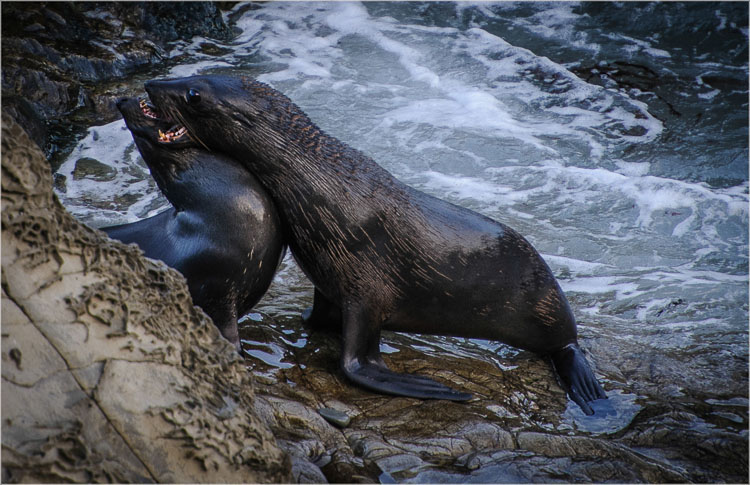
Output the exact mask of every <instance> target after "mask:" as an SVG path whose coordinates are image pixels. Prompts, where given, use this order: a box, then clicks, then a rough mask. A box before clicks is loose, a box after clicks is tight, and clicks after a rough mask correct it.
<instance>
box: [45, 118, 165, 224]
mask: <svg viewBox="0 0 750 485" xmlns="http://www.w3.org/2000/svg"><path fill="white" fill-rule="evenodd" d="M85 158H91V159H93V160H96V161H97V162H100V163H102V164H104V165H107V166H109V167H111V169H112V175H111V179H109V177H108V180H105V181H101V180H96V179H95V178H92V177H91V176H88V177H83V178H81V176H80V175H77V174H76V164H77V163H78V162H79V160H81V159H85ZM57 173H59V174H61V175H63V176H65V179H66V181H65V191H60V190H58V191H57V195H58V197H59V198H60V200H61V201H62V203H63V204H64V205H65V206H66V207H67V208H68V210H70V211H71V212H72V213H73V214H74V215H76V216H77V217H79V218H80V219H82V220H84V221H86V222H88V223H89V224H91V225H94V226H100V225H105V224H115V223H125V222H133V221H135V220H138V219H141V218H144V217H148V216H151V215H154V214H156V213H158V212H160V211H161V210H163V209H164V208H165V207H167V205H168V202H167V201H166V199H165V198H164V197H163V196H162V195H161V193H160V192H159V191H158V189H157V188H156V184H155V183H154V181H153V179H152V178H151V176H150V173H149V171H148V168H147V167H146V166H145V163H144V162H143V160H142V159H141V158H140V155H139V153H138V150H137V149H136V148H135V143H134V142H133V139H132V137H131V135H130V131H129V130H128V129H127V127H126V126H125V122H124V121H123V120H118V121H114V122H112V123H109V124H106V125H103V126H93V127H91V128H89V130H88V133H87V135H86V136H85V137H84V138H83V139H82V140H81V141H80V142H79V143H78V145H77V146H76V147H75V148H74V149H73V151H72V152H71V153H70V155H69V156H68V157H67V159H66V160H65V161H64V162H63V164H62V165H61V166H60V168H59V169H58V171H57ZM124 199H130V203H125V202H123V200H124Z"/></svg>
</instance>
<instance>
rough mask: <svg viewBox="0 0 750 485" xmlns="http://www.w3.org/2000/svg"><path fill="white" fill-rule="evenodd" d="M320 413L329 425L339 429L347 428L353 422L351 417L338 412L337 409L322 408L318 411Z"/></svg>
mask: <svg viewBox="0 0 750 485" xmlns="http://www.w3.org/2000/svg"><path fill="white" fill-rule="evenodd" d="M318 412H319V413H320V415H321V416H323V418H324V419H325V420H326V421H328V422H329V423H331V424H333V425H336V426H338V427H339V428H346V427H347V426H349V423H350V422H351V419H350V418H349V416H348V415H347V414H346V413H344V412H341V411H336V410H335V409H331V408H320V409H318Z"/></svg>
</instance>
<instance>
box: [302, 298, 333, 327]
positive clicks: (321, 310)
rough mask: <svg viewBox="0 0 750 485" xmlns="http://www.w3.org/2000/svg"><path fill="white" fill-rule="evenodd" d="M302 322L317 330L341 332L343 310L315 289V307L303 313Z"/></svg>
mask: <svg viewBox="0 0 750 485" xmlns="http://www.w3.org/2000/svg"><path fill="white" fill-rule="evenodd" d="M302 321H303V322H305V325H308V326H309V327H312V328H313V329H316V330H337V331H341V309H340V308H339V307H338V306H336V304H334V303H333V302H331V301H330V300H329V299H328V298H326V297H325V296H324V295H323V293H321V291H320V290H319V289H317V288H315V296H314V297H313V306H312V308H307V309H305V310H304V311H303V312H302Z"/></svg>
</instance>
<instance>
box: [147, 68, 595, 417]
mask: <svg viewBox="0 0 750 485" xmlns="http://www.w3.org/2000/svg"><path fill="white" fill-rule="evenodd" d="M146 91H147V92H148V94H149V97H150V99H151V101H152V102H153V103H154V104H155V106H156V109H157V110H158V111H159V112H160V113H164V116H169V117H170V119H171V120H172V121H173V122H174V123H178V124H179V126H180V128H179V129H185V130H186V131H187V133H188V134H189V136H190V137H191V138H193V139H195V140H197V141H198V142H200V143H201V144H202V145H204V146H206V147H207V148H209V149H210V150H213V151H216V152H220V153H224V154H226V155H228V156H231V157H233V158H235V159H237V160H241V161H242V162H243V163H244V165H245V167H247V169H248V170H249V171H250V172H252V173H253V174H255V175H256V176H257V177H258V180H259V181H260V183H261V184H262V185H263V186H264V187H265V188H266V190H267V191H268V192H269V194H271V197H272V198H273V200H274V203H275V204H276V207H277V208H278V210H279V212H280V214H281V221H282V226H283V228H284V234H285V237H286V240H287V242H288V244H289V247H290V249H291V251H292V254H293V255H294V257H295V259H296V260H297V262H298V264H299V265H300V267H301V268H302V270H303V271H304V272H305V273H306V275H307V276H308V277H309V278H310V280H311V281H312V282H313V284H314V285H315V289H316V291H315V294H316V297H315V300H316V301H315V307H317V308H315V309H314V310H313V315H312V317H311V318H312V319H313V320H315V319H316V318H317V317H316V315H322V316H324V318H330V316H331V315H334V316H338V320H340V322H341V327H342V339H343V349H342V355H341V364H342V368H343V372H344V374H345V375H346V376H347V377H348V378H349V379H351V380H352V381H354V382H355V383H357V384H359V385H362V386H364V387H366V388H369V389H372V390H375V391H380V392H384V393H391V394H396V395H403V396H411V397H418V398H440V399H451V400H466V399H469V398H470V397H471V395H470V394H467V393H464V392H459V391H456V390H453V389H451V388H449V387H447V386H444V385H442V384H439V383H437V382H435V381H433V380H431V379H428V378H425V377H420V376H415V375H409V374H398V373H395V372H393V371H391V370H390V369H388V367H387V366H386V364H385V363H384V361H383V359H382V357H381V354H380V348H379V344H380V333H381V330H392V331H397V332H414V333H426V334H439V335H455V336H462V337H472V338H481V339H488V340H498V341H501V342H504V343H506V344H509V345H512V346H514V347H518V348H521V349H525V350H530V351H532V352H536V353H538V354H540V355H545V356H549V357H550V358H551V360H552V364H553V367H554V369H555V371H556V372H557V375H558V377H559V381H560V383H561V384H562V387H563V388H564V389H565V390H566V391H567V393H568V395H569V396H570V397H571V399H572V400H573V401H575V402H576V403H577V404H578V405H580V406H581V408H582V409H583V410H584V412H586V413H587V414H592V413H593V409H592V408H591V406H590V405H589V404H588V403H589V402H591V401H594V400H596V399H601V398H605V397H606V396H605V393H604V391H603V390H602V388H601V386H600V385H599V383H598V382H597V380H596V377H595V376H594V373H593V372H592V370H591V368H590V367H589V364H588V362H587V361H586V358H585V356H584V354H583V352H582V351H581V349H580V347H579V346H578V343H577V330H576V323H575V319H574V317H573V313H572V312H571V309H570V306H569V305H568V301H567V299H566V298H565V295H564V294H563V292H562V290H561V289H560V286H559V285H558V283H557V281H556V280H555V277H554V276H553V274H552V271H550V269H549V267H548V266H547V264H546V263H545V262H544V260H543V259H542V257H541V256H540V255H539V253H538V252H537V251H536V250H535V249H534V248H533V247H532V246H531V244H529V242H528V241H526V239H524V238H523V237H522V236H521V235H520V234H518V233H517V232H516V231H514V230H513V229H511V228H510V227H508V226H506V225H504V224H501V223H499V222H496V221H494V220H492V219H489V218H487V217H485V216H483V215H481V214H478V213H476V212H473V211H471V210H468V209H465V208H462V207H459V206H456V205H453V204H450V203H448V202H445V201H443V200H440V199H437V198H435V197H432V196H430V195H427V194H424V193H422V192H420V191H417V190H415V189H413V188H411V187H409V186H407V185H405V184H403V183H401V182H400V181H398V180H397V179H396V178H394V177H393V176H392V175H391V174H390V173H388V172H387V171H386V170H385V169H383V168H382V167H380V166H379V165H378V164H377V163H375V162H374V161H373V160H372V159H371V158H369V157H367V156H365V155H364V154H363V153H361V152H359V151H357V150H355V149H353V148H351V147H349V146H348V145H346V144H344V143H342V142H341V141H339V140H337V139H336V138H334V137H332V136H329V135H328V134H326V133H324V132H322V131H321V130H320V129H319V128H318V127H317V126H316V125H315V124H314V123H313V122H312V121H311V120H310V119H309V118H308V117H307V115H305V113H303V112H302V110H301V109H300V108H299V107H297V106H296V105H295V104H294V103H292V102H291V101H290V100H289V98H287V97H286V96H284V95H283V94H281V93H279V92H278V91H276V90H275V89H273V88H271V87H269V86H268V85H266V84H263V83H261V82H258V81H255V80H253V79H250V78H246V77H242V78H240V77H227V76H193V77H188V78H179V79H166V80H155V81H149V82H147V83H146Z"/></svg>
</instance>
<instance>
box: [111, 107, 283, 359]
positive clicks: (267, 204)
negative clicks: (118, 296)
mask: <svg viewBox="0 0 750 485" xmlns="http://www.w3.org/2000/svg"><path fill="white" fill-rule="evenodd" d="M117 107H118V109H119V110H120V112H121V113H122V115H123V117H124V118H125V123H126V124H127V126H128V128H129V129H130V131H131V133H132V135H133V139H134V140H135V144H136V146H137V147H138V150H139V151H140V153H141V155H142V156H143V159H144V161H145V162H146V165H148V167H149V169H150V170H151V174H152V175H153V177H154V180H156V183H157V185H158V186H159V188H160V189H161V191H162V192H163V193H164V195H165V197H166V198H167V199H168V200H169V202H170V203H171V204H172V206H173V207H172V208H171V209H167V210H165V211H163V212H161V213H159V214H157V215H155V216H153V217H149V218H147V219H143V220H141V221H138V222H134V223H131V224H122V225H118V226H110V227H104V228H102V230H103V231H105V232H106V233H107V235H108V236H110V237H111V238H113V239H118V240H120V241H123V242H125V243H136V244H138V246H139V247H140V248H141V249H142V250H143V252H144V253H145V255H146V256H147V257H149V258H153V259H160V260H162V261H164V262H165V263H166V264H167V265H169V266H171V267H173V268H175V269H177V270H178V271H180V272H181V273H182V274H183V275H184V276H185V279H187V283H188V288H189V289H190V294H191V296H192V297H193V302H194V303H195V304H196V305H198V306H200V307H201V308H202V309H203V310H204V311H205V312H206V313H207V314H208V316H210V317H211V319H212V320H213V321H214V323H215V324H216V326H217V327H219V330H220V331H221V334H222V335H223V336H224V337H226V338H227V339H228V340H229V341H230V342H232V343H233V344H234V345H235V347H236V348H237V349H238V350H239V349H240V340H239V334H238V330H237V318H238V317H241V316H242V315H245V314H246V313H247V312H249V311H250V309H251V308H252V307H253V306H254V305H255V304H256V303H257V302H258V300H260V299H261V297H262V296H263V295H264V294H265V292H266V290H267V289H268V287H269V285H270V284H271V281H272V280H273V276H274V274H275V272H276V269H277V267H278V265H279V263H280V261H281V258H282V257H283V255H284V252H285V251H286V246H285V244H284V243H283V238H282V234H281V224H280V220H279V215H278V213H277V211H276V207H275V206H274V204H273V202H272V200H271V198H270V197H269V196H268V194H267V193H266V191H265V189H263V187H262V186H261V185H260V184H259V183H258V181H257V180H256V179H255V177H253V176H252V175H251V174H250V173H249V172H248V171H247V170H246V169H245V168H244V167H243V166H242V165H241V164H240V163H239V162H237V161H236V160H234V159H232V158H230V157H227V156H224V155H221V154H218V153H211V152H209V151H207V150H206V149H204V148H202V147H200V146H199V145H197V144H196V143H195V142H194V141H193V140H192V139H191V138H190V137H189V136H188V135H187V132H186V130H185V129H184V128H183V129H180V128H179V127H174V126H173V125H172V124H171V123H170V122H169V121H168V120H167V119H165V118H163V117H162V116H160V115H159V114H158V113H157V111H156V110H155V109H154V108H153V106H151V105H150V104H149V103H148V102H146V101H144V100H141V101H139V100H137V99H134V98H130V99H127V98H126V99H121V100H119V101H118V102H117Z"/></svg>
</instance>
